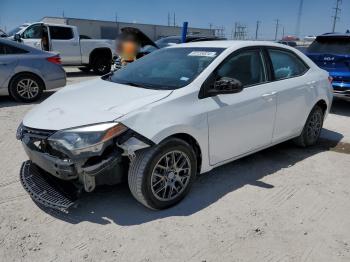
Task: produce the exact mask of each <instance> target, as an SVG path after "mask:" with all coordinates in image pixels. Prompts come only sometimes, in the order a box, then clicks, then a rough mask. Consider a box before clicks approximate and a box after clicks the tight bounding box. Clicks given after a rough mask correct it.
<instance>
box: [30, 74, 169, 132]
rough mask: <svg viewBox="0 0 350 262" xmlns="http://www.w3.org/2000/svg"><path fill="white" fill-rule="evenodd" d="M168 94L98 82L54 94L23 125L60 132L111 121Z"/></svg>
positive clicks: (72, 86)
mask: <svg viewBox="0 0 350 262" xmlns="http://www.w3.org/2000/svg"><path fill="white" fill-rule="evenodd" d="M171 92H172V91H171V90H152V89H145V88H140V87H133V86H128V85H122V84H117V83H113V82H110V81H105V80H102V79H100V78H98V79H95V80H91V81H86V82H83V83H80V84H76V85H71V86H67V87H65V88H63V89H61V90H60V91H58V92H56V93H55V94H53V95H52V96H50V97H49V98H48V99H46V100H45V101H44V102H42V103H41V104H39V105H37V106H36V107H34V108H33V109H32V110H31V111H30V112H29V113H28V114H27V115H26V116H25V117H24V119H23V125H24V126H27V127H31V128H36V129H46V130H61V129H66V128H72V127H77V126H83V125H90V124H95V123H102V122H108V121H114V120H116V119H117V118H119V117H121V116H124V115H126V114H128V113H130V112H132V111H134V110H137V109H141V108H142V107H144V106H146V105H148V104H151V103H154V102H156V101H159V100H161V99H163V98H165V97H167V96H169V95H170V94H171Z"/></svg>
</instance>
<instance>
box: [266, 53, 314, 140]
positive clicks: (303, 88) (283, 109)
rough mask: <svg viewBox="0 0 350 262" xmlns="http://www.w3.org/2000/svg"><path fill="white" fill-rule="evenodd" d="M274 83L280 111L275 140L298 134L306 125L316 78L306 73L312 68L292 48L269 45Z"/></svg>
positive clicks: (277, 112)
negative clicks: (271, 46) (270, 46)
mask: <svg viewBox="0 0 350 262" xmlns="http://www.w3.org/2000/svg"><path fill="white" fill-rule="evenodd" d="M267 53H268V55H269V57H270V62H271V67H272V73H273V82H271V85H273V86H275V90H276V91H277V111H276V121H275V129H274V132H273V142H278V141H281V140H284V139H287V138H290V137H292V136H295V135H296V134H297V133H298V132H299V131H300V130H301V129H302V128H303V126H304V123H305V120H306V117H307V114H308V112H309V109H310V104H309V103H310V101H314V100H315V99H314V96H315V92H316V91H315V86H316V85H317V83H316V82H315V81H314V80H315V77H314V76H312V74H307V73H306V72H307V71H308V70H309V67H308V66H307V65H306V64H305V63H304V62H303V61H302V60H301V59H300V58H299V57H298V56H297V55H296V54H295V53H294V52H292V51H290V50H286V49H280V48H268V49H267Z"/></svg>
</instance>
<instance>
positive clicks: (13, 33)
mask: <svg viewBox="0 0 350 262" xmlns="http://www.w3.org/2000/svg"><path fill="white" fill-rule="evenodd" d="M23 28H24V27H23V26H17V27H16V28H14V29H12V30H11V31H9V32H8V33H7V35H8V36H14V35H15V34H16V33H18V32H19V31H20V30H21V29H23Z"/></svg>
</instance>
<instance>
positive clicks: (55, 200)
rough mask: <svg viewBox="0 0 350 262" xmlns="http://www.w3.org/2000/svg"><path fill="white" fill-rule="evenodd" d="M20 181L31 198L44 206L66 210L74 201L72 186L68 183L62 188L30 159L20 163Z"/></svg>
mask: <svg viewBox="0 0 350 262" xmlns="http://www.w3.org/2000/svg"><path fill="white" fill-rule="evenodd" d="M20 181H21V183H22V185H23V188H24V189H25V190H26V191H27V192H28V193H29V195H30V196H31V197H32V199H33V200H34V201H36V202H37V203H39V204H41V205H43V206H45V207H48V208H52V209H56V210H60V211H66V210H67V209H68V208H69V207H71V206H72V205H74V203H75V202H74V201H75V200H76V195H74V190H72V188H68V185H67V186H66V188H63V186H62V185H61V184H58V183H59V182H58V181H57V182H55V181H54V180H53V178H50V177H49V176H45V171H43V170H41V169H40V168H39V167H38V166H36V165H35V164H34V163H33V162H31V161H26V162H24V163H23V164H22V168H21V172H20ZM61 183H63V182H61ZM71 186H73V185H71ZM75 193H76V192H75Z"/></svg>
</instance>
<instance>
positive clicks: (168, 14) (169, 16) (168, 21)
mask: <svg viewBox="0 0 350 262" xmlns="http://www.w3.org/2000/svg"><path fill="white" fill-rule="evenodd" d="M168 26H170V12H168Z"/></svg>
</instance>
